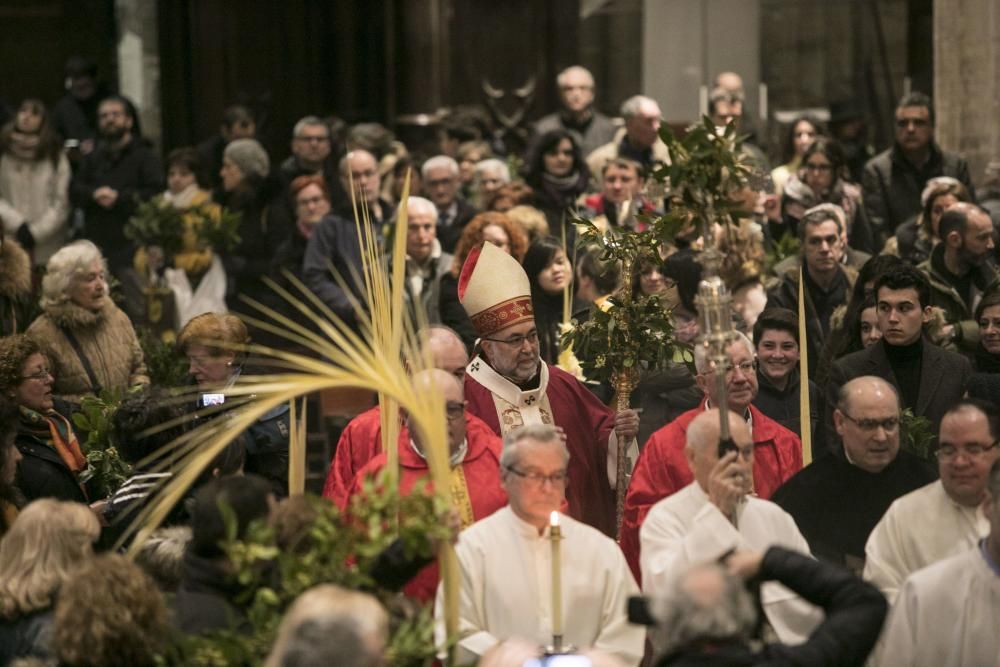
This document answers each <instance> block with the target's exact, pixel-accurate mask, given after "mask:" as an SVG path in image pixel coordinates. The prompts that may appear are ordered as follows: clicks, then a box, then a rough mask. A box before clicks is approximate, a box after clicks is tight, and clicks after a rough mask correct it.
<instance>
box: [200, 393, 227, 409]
mask: <svg viewBox="0 0 1000 667" xmlns="http://www.w3.org/2000/svg"><path fill="white" fill-rule="evenodd" d="M225 402H226V395H225V394H202V395H201V404H202V405H203V406H204V407H206V408H207V407H210V406H212V405H222V404H223V403H225Z"/></svg>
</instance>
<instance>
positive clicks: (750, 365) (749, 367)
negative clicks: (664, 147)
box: [701, 359, 757, 378]
mask: <svg viewBox="0 0 1000 667" xmlns="http://www.w3.org/2000/svg"><path fill="white" fill-rule="evenodd" d="M712 370H714V369H712ZM712 370H709V371H708V372H705V373H701V375H711V373H712ZM736 371H739V372H740V373H742V374H743V375H753V374H754V373H756V372H757V360H756V359H754V360H753V361H744V362H742V363H739V364H735V365H734V364H727V365H726V377H727V378H731V377H733V375H734V374H735V373H736Z"/></svg>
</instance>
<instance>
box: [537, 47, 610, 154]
mask: <svg viewBox="0 0 1000 667" xmlns="http://www.w3.org/2000/svg"><path fill="white" fill-rule="evenodd" d="M556 85H558V86H559V102H560V104H561V105H562V108H561V109H560V110H559V111H556V112H555V113H551V114H549V115H548V116H543V117H542V118H540V119H539V120H538V122H537V123H535V127H534V131H533V137H532V140H533V141H534V140H537V139H538V138H539V137H541V136H542V135H543V134H545V133H546V132H551V131H552V130H567V131H568V132H570V133H572V134H573V136H574V137H575V138H576V143H577V144H578V145H579V146H580V151H581V152H582V153H583V154H584V155H587V154H589V153H590V152H591V151H593V150H595V149H596V148H597V147H599V146H603V145H604V144H606V143H607V142H609V141H611V139H612V138H613V137H614V136H615V124H614V123H613V122H612V121H611V119H610V118H608V117H607V116H605V115H604V114H602V113H600V112H599V111H597V110H596V109H594V76H593V75H592V74H591V73H590V71H589V70H587V69H586V68H583V67H580V66H579V65H573V66H572V67H567V68H566V69H564V70H563V71H561V72H559V76H557V77H556Z"/></svg>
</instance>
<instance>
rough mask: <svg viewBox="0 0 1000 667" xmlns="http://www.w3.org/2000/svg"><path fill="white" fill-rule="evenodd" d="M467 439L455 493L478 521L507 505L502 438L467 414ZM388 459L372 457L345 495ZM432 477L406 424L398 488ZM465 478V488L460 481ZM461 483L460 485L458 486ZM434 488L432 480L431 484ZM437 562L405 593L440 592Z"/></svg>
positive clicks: (428, 596)
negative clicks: (415, 448)
mask: <svg viewBox="0 0 1000 667" xmlns="http://www.w3.org/2000/svg"><path fill="white" fill-rule="evenodd" d="M465 440H466V444H467V446H468V450H467V451H466V454H465V459H463V461H462V465H461V474H460V475H458V474H456V473H457V471H452V496H453V498H454V500H455V505H456V507H458V509H459V514H460V515H464V514H466V512H463V507H465V508H468V513H470V514H471V515H472V520H473V521H479V520H480V519H484V518H486V517H488V516H489V515H491V514H493V513H494V512H496V511H497V510H498V509H500V508H501V507H505V506H506V505H507V494H506V493H505V492H504V490H503V488H502V487H501V486H500V450H501V440H500V438H498V437H497V436H496V434H495V433H494V432H493V431H492V430H491V429H490V427H489V426H487V425H486V424H484V423H483V422H482V420H480V419H478V418H476V417H474V416H473V415H470V414H469V413H468V412H466V414H465ZM386 463H387V460H386V455H385V453H384V452H383V453H380V454H378V455H377V456H375V458H373V459H372V460H371V461H369V462H368V463H367V464H365V466H364V467H363V468H361V470H360V471H359V472H358V474H357V476H356V477H355V479H354V481H353V483H352V484H351V488H350V491H349V494H348V497H347V499H346V501H345V502H346V503H349V502H350V498H353V497H354V496H356V495H358V494H360V493H361V492H362V482H363V481H364V480H365V479H366V478H368V477H373V476H375V475H377V474H378V473H379V472H380V471H381V470H382V468H384V467H385V465H386ZM429 477H430V469H429V468H428V467H427V461H425V460H424V459H423V458H421V456H420V455H419V454H417V453H416V452H415V451H414V450H413V447H412V446H411V445H410V434H409V431H407V430H406V429H405V428H404V429H403V430H402V431H401V432H400V434H399V488H400V492H401V493H403V494H404V495H405V494H408V493H410V492H411V491H412V490H413V487H414V485H415V484H416V483H417V482H418V481H420V480H423V479H427V478H429ZM458 480H462V481H464V482H465V484H464V489H462V488H461V483H460V482H458ZM456 483H458V486H456ZM427 488H428V490H432V489H433V484H429V485H428V487H427ZM471 523H472V521H469V520H467V519H463V521H462V528H468V526H469V525H471ZM437 585H438V566H437V562H434V563H431V564H430V565H428V566H427V567H425V568H424V569H422V570H420V572H418V573H417V575H416V576H415V577H414V578H413V579H411V580H410V582H409V583H407V584H406V586H404V587H403V593H405V594H406V595H407V596H408V597H410V598H413V599H414V600H418V601H420V602H422V603H428V602H432V601H433V600H434V595H435V593H436V592H437Z"/></svg>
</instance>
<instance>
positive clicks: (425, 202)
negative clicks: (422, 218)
mask: <svg viewBox="0 0 1000 667" xmlns="http://www.w3.org/2000/svg"><path fill="white" fill-rule="evenodd" d="M406 211H407V213H408V214H409V215H413V214H414V213H422V214H424V215H430V216H433V217H434V219H435V220H436V219H437V215H438V211H437V207H436V206H435V205H434V202H432V201H431V200H430V199H424V198H423V197H410V198H408V199H407V200H406Z"/></svg>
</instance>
